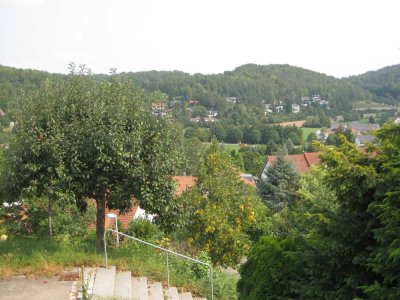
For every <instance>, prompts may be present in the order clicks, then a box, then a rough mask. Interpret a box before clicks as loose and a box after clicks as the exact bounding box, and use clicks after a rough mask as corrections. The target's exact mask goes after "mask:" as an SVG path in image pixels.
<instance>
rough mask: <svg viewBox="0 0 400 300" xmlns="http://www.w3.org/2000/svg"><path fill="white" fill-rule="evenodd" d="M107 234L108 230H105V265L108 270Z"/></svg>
mask: <svg viewBox="0 0 400 300" xmlns="http://www.w3.org/2000/svg"><path fill="white" fill-rule="evenodd" d="M106 234H107V230H104V236H103V243H104V258H105V265H106V269H107V268H108V265H107V264H108V261H107V240H106Z"/></svg>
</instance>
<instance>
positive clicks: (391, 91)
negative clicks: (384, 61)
mask: <svg viewBox="0 0 400 300" xmlns="http://www.w3.org/2000/svg"><path fill="white" fill-rule="evenodd" d="M348 80H349V81H350V82H352V83H354V84H357V85H359V86H360V87H361V88H363V89H365V90H368V91H370V92H371V93H372V94H373V96H374V100H375V101H378V102H384V103H387V104H399V103H400V65H394V66H389V67H385V68H382V69H380V70H378V71H370V72H367V73H365V74H362V75H359V76H352V77H350V78H348Z"/></svg>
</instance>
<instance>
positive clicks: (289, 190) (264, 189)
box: [257, 155, 299, 212]
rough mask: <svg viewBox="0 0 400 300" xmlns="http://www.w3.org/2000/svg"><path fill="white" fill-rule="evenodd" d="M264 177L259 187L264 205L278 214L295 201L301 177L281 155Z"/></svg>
mask: <svg viewBox="0 0 400 300" xmlns="http://www.w3.org/2000/svg"><path fill="white" fill-rule="evenodd" d="M263 175H265V179H263V178H261V179H260V181H259V182H258V186H257V187H258V190H259V193H260V196H261V198H262V199H263V201H264V203H265V204H266V205H267V206H268V207H269V208H270V209H271V210H272V211H274V212H278V211H280V210H282V209H283V208H284V207H286V206H287V205H289V204H290V203H292V202H293V201H294V199H295V193H296V190H297V187H298V179H299V177H298V175H297V173H296V171H295V170H294V168H293V166H292V165H291V164H290V163H289V162H288V161H286V160H285V159H284V157H283V156H281V155H279V156H278V157H277V160H276V161H275V162H274V163H273V164H272V166H270V167H269V168H267V170H266V171H265V172H264V174H263ZM263 177H264V176H263Z"/></svg>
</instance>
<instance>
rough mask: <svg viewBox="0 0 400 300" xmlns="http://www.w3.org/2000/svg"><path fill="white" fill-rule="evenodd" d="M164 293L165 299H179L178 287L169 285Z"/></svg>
mask: <svg viewBox="0 0 400 300" xmlns="http://www.w3.org/2000/svg"><path fill="white" fill-rule="evenodd" d="M165 295H166V297H167V300H179V294H178V289H177V288H176V287H170V288H169V289H167V290H165Z"/></svg>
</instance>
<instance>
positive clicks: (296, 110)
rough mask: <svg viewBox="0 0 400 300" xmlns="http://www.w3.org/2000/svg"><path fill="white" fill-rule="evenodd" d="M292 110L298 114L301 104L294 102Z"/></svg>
mask: <svg viewBox="0 0 400 300" xmlns="http://www.w3.org/2000/svg"><path fill="white" fill-rule="evenodd" d="M292 112H293V113H295V114H297V113H299V112H300V105H298V104H292Z"/></svg>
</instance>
